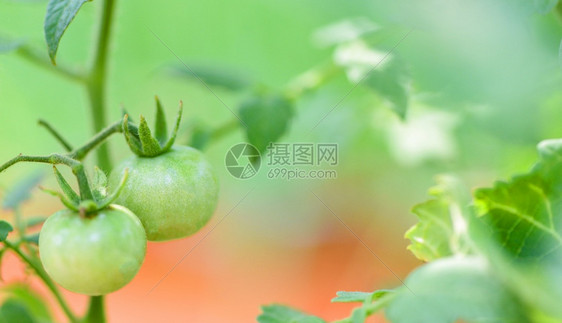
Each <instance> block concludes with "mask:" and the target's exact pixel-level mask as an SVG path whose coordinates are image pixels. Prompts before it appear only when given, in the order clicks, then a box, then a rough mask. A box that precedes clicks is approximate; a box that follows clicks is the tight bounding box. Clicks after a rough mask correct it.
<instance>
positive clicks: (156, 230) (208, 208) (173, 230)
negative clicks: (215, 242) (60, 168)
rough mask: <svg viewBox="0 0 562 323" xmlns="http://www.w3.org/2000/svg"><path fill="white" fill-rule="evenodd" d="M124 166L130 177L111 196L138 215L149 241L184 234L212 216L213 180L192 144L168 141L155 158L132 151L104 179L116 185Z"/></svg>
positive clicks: (215, 186) (214, 202) (214, 201)
mask: <svg viewBox="0 0 562 323" xmlns="http://www.w3.org/2000/svg"><path fill="white" fill-rule="evenodd" d="M125 169H128V170H129V176H128V178H127V181H126V183H125V187H124V188H123V190H122V191H121V194H120V195H119V197H118V198H117V200H116V201H115V203H116V204H119V205H123V206H125V207H127V208H128V209H130V210H131V211H133V213H135V215H137V216H138V217H139V219H140V220H141V222H142V224H143V225H144V229H145V230H146V235H147V238H148V240H151V241H164V240H171V239H179V238H183V237H186V236H189V235H191V234H193V233H195V232H197V231H199V229H201V228H202V227H203V226H204V225H205V224H206V223H207V222H208V221H209V219H210V218H211V216H212V215H213V212H214V211H215V208H216V206H217V202H218V190H219V186H218V181H217V177H216V175H215V173H214V171H213V169H212V167H211V165H210V164H209V163H208V162H207V160H205V158H204V156H203V154H202V153H201V152H199V151H198V150H196V149H194V148H191V147H184V146H173V147H172V149H170V150H169V151H168V152H166V153H164V154H161V155H158V156H156V157H138V156H132V157H130V158H128V159H126V160H124V161H123V162H122V163H121V164H120V165H118V166H117V167H116V168H115V169H114V170H113V172H112V173H111V176H110V178H109V183H110V186H111V187H117V185H118V183H119V181H120V179H121V177H122V176H123V172H124V170H125Z"/></svg>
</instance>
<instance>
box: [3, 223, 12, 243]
mask: <svg viewBox="0 0 562 323" xmlns="http://www.w3.org/2000/svg"><path fill="white" fill-rule="evenodd" d="M13 230H14V228H13V227H12V225H11V224H9V223H8V222H6V221H4V220H0V241H5V240H6V238H7V237H8V234H9V233H10V232H12V231H13Z"/></svg>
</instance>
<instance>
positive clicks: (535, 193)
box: [475, 140, 562, 260]
mask: <svg viewBox="0 0 562 323" xmlns="http://www.w3.org/2000/svg"><path fill="white" fill-rule="evenodd" d="M539 154H540V160H539V162H538V163H537V164H536V165H535V166H534V167H533V170H532V171H531V172H529V173H527V174H525V175H520V176H516V177H513V178H512V179H511V180H510V181H507V182H503V181H499V182H496V184H495V185H494V187H492V188H486V189H480V190H478V191H476V193H475V199H476V203H477V206H478V208H479V211H480V215H481V218H482V219H483V221H484V222H485V223H486V224H487V227H488V229H489V233H490V235H491V236H492V237H493V238H494V239H495V240H496V241H497V243H498V244H500V245H501V246H502V247H503V249H504V250H505V251H507V252H509V253H510V255H511V256H512V257H513V259H522V260H529V259H536V260H540V259H543V260H544V258H545V257H560V255H561V253H562V251H561V249H560V246H561V245H562V237H561V231H562V216H561V214H562V204H561V202H562V198H561V196H562V195H561V193H562V177H561V176H560V175H561V174H562V163H560V157H561V156H562V140H548V141H543V142H542V143H540V144H539Z"/></svg>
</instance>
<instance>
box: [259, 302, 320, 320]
mask: <svg viewBox="0 0 562 323" xmlns="http://www.w3.org/2000/svg"><path fill="white" fill-rule="evenodd" d="M262 311H263V313H262V314H260V316H258V318H257V320H258V322H259V323H325V322H326V321H324V320H322V319H321V318H319V317H316V316H311V315H307V314H304V313H302V312H299V311H297V310H294V309H292V308H290V307H287V306H283V305H267V306H262Z"/></svg>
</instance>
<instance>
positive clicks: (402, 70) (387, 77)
mask: <svg viewBox="0 0 562 323" xmlns="http://www.w3.org/2000/svg"><path fill="white" fill-rule="evenodd" d="M409 81H410V75H409V72H408V70H407V69H406V65H405V64H404V62H403V61H402V60H399V59H397V58H396V57H394V56H389V57H387V58H386V59H385V60H384V61H382V63H380V65H379V66H377V67H376V68H375V69H373V70H371V72H370V73H369V74H367V75H366V77H365V79H364V80H363V83H362V84H363V85H364V86H366V87H367V88H370V89H372V90H374V91H375V92H377V93H378V94H379V95H381V96H382V97H383V98H385V99H387V100H388V101H389V102H390V103H391V106H392V110H393V111H394V112H395V113H396V114H397V115H398V116H399V117H400V118H402V119H404V118H406V112H407V110H408V101H409V96H410V94H409V92H410V90H409V84H408V83H409Z"/></svg>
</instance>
